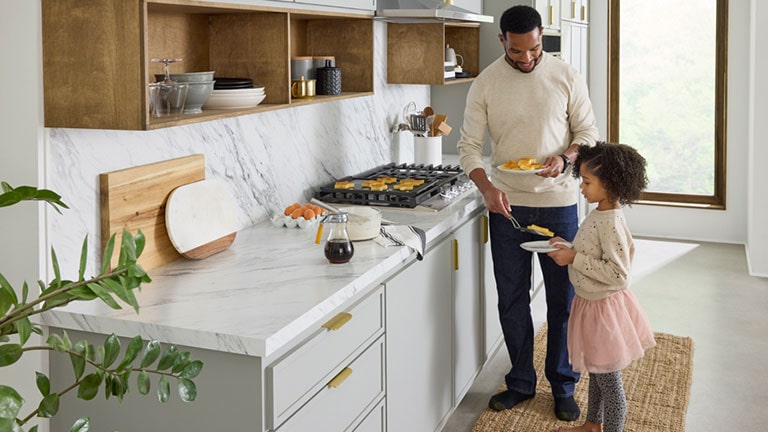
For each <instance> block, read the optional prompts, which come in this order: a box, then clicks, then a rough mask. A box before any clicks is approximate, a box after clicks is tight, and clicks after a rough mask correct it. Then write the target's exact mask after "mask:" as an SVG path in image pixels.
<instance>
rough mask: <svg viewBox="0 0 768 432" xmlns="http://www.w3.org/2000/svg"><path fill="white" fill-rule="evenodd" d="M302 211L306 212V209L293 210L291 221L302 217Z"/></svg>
mask: <svg viewBox="0 0 768 432" xmlns="http://www.w3.org/2000/svg"><path fill="white" fill-rule="evenodd" d="M304 210H306V209H305V208H302V207H299V208H297V209H294V210H293V212H292V213H291V219H298V218H300V217H301V216H302V215H304Z"/></svg>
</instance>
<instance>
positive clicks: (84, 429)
mask: <svg viewBox="0 0 768 432" xmlns="http://www.w3.org/2000/svg"><path fill="white" fill-rule="evenodd" d="M90 428H91V419H90V417H82V418H79V419H77V421H76V422H75V424H73V425H72V429H70V430H69V432H88V431H89V430H90Z"/></svg>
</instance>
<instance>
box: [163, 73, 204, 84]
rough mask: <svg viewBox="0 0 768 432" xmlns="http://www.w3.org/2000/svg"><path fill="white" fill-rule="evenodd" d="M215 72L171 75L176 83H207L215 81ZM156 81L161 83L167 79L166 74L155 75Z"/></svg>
mask: <svg viewBox="0 0 768 432" xmlns="http://www.w3.org/2000/svg"><path fill="white" fill-rule="evenodd" d="M213 74H214V71H208V72H182V73H172V74H169V75H170V76H171V79H172V80H174V81H176V82H207V81H213ZM155 79H156V80H157V81H158V82H160V81H162V80H163V79H165V74H155Z"/></svg>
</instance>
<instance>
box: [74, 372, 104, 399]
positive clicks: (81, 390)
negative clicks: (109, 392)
mask: <svg viewBox="0 0 768 432" xmlns="http://www.w3.org/2000/svg"><path fill="white" fill-rule="evenodd" d="M101 381H102V378H101V375H99V374H97V373H92V374H88V375H86V376H85V378H83V380H82V381H81V382H80V386H79V387H78V388H77V397H78V398H80V399H83V400H91V399H93V398H94V397H96V395H97V394H98V393H99V386H100V385H101Z"/></svg>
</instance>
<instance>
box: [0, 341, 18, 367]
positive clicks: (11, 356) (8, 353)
mask: <svg viewBox="0 0 768 432" xmlns="http://www.w3.org/2000/svg"><path fill="white" fill-rule="evenodd" d="M22 353H23V351H22V349H21V345H19V344H5V345H0V367H3V366H8V365H12V364H14V363H16V361H18V360H19V359H20V358H21V355H22Z"/></svg>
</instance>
